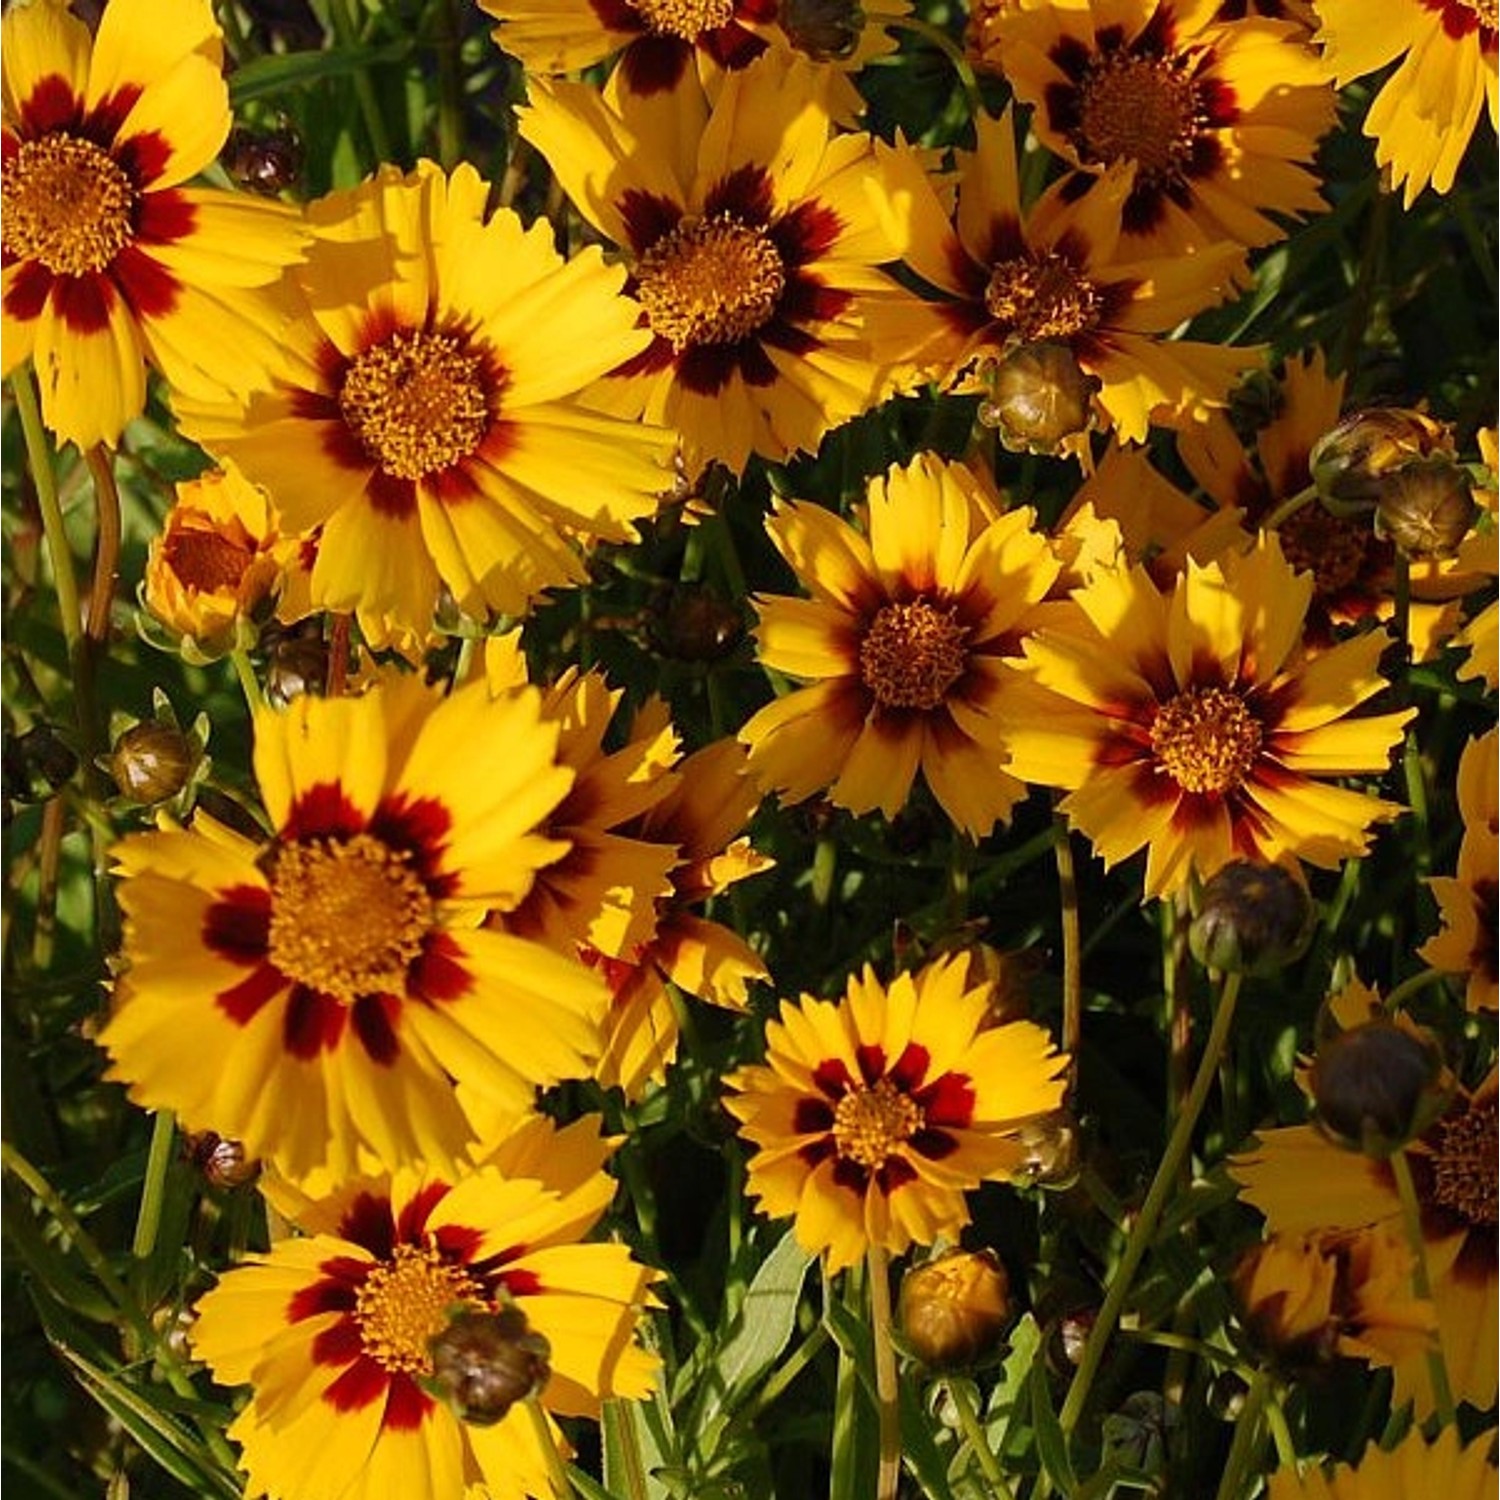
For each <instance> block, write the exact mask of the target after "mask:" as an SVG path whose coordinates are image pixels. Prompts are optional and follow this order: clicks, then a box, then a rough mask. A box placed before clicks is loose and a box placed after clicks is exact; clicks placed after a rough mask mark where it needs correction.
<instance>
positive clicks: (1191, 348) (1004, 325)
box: [891, 111, 1261, 442]
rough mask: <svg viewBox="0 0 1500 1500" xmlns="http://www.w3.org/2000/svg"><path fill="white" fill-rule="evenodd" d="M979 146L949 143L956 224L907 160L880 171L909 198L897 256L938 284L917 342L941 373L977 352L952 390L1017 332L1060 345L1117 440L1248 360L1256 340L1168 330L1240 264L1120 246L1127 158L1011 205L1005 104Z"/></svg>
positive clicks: (1218, 385)
mask: <svg viewBox="0 0 1500 1500" xmlns="http://www.w3.org/2000/svg"><path fill="white" fill-rule="evenodd" d="M976 128H977V130H978V135H979V139H978V146H977V149H976V150H975V151H973V152H960V153H959V154H958V160H959V179H958V206H957V210H956V215H955V218H954V223H953V224H951V225H950V223H949V215H948V214H947V213H946V212H945V211H944V209H943V207H942V204H941V201H940V199H939V197H938V194H937V192H936V190H935V189H934V187H933V185H932V183H931V182H930V181H929V180H928V178H927V177H926V175H925V174H924V173H923V172H922V170H921V168H920V167H919V166H918V165H917V163H916V161H915V159H914V158H912V157H910V156H909V155H908V156H894V157H893V158H892V161H891V169H892V171H893V173H894V174H895V175H896V176H897V178H898V180H899V183H900V190H901V192H902V193H903V194H904V196H905V197H906V199H907V201H908V203H909V208H908V209H907V211H906V214H905V224H906V227H907V230H908V241H907V244H906V246H905V248H904V251H903V258H904V259H905V261H906V262H907V264H908V265H909V266H911V268H912V269H913V270H914V271H915V272H916V273H917V274H918V275H919V276H920V277H922V279H923V280H924V281H926V282H928V283H929V284H930V285H932V286H933V287H935V288H936V289H937V291H938V293H939V294H940V296H939V302H938V305H937V309H936V311H937V317H938V327H937V333H936V335H935V338H934V341H933V343H932V344H931V345H929V346H925V347H924V351H923V352H924V353H925V354H927V355H928V356H929V357H933V358H938V359H940V360H941V362H942V364H943V367H944V368H945V369H947V370H948V371H949V372H950V373H953V374H956V373H958V372H960V371H961V370H962V369H963V368H964V367H965V366H966V365H968V364H970V363H971V362H974V361H978V363H979V369H978V372H977V374H976V376H975V378H974V379H973V380H970V381H969V382H967V383H966V384H964V385H962V386H961V387H960V389H977V390H982V389H983V388H984V384H983V378H984V365H985V363H986V362H991V363H992V362H994V361H995V360H997V359H998V358H999V357H1000V356H1002V355H1003V354H1004V353H1006V351H1007V350H1008V349H1010V348H1012V347H1014V346H1016V345H1018V344H1032V343H1036V342H1038V341H1042V342H1048V343H1060V344H1063V345H1065V346H1067V347H1068V348H1069V349H1070V350H1071V351H1072V353H1073V355H1074V357H1075V358H1076V359H1077V361H1078V365H1079V367H1080V368H1081V369H1082V370H1083V371H1084V372H1085V373H1086V374H1088V375H1091V376H1093V377H1095V378H1096V379H1097V380H1098V381H1099V382H1100V384H1101V389H1100V391H1099V394H1098V398H1097V400H1098V406H1099V407H1101V408H1102V409H1103V412H1104V414H1105V416H1106V417H1107V418H1108V421H1109V422H1111V423H1113V424H1114V426H1115V427H1116V429H1117V430H1118V434H1119V436H1120V438H1121V440H1122V441H1131V442H1139V441H1140V440H1142V439H1143V438H1144V437H1145V436H1146V432H1147V428H1148V427H1149V425H1150V423H1151V422H1152V421H1153V420H1164V421H1172V420H1174V419H1182V418H1185V417H1188V416H1193V417H1197V416H1201V415H1202V414H1203V413H1204V412H1205V411H1206V410H1207V409H1208V408H1209V407H1211V406H1214V405H1222V404H1223V402H1224V400H1225V398H1226V393H1227V392H1228V390H1229V388H1230V387H1231V386H1232V385H1233V384H1234V383H1235V382H1236V381H1237V380H1238V379H1239V377H1240V376H1241V375H1242V374H1243V373H1244V372H1245V370H1246V369H1248V368H1250V367H1251V366H1254V365H1257V364H1259V362H1260V357H1261V351H1260V350H1259V349H1233V348H1222V347H1220V346H1218V345H1215V344H1205V343H1198V342H1194V341H1192V340H1188V339H1170V338H1168V337H1166V335H1168V334H1169V333H1170V332H1171V331H1172V330H1173V329H1175V328H1176V327H1178V325H1180V324H1181V323H1182V322H1183V321H1184V320H1185V319H1186V318H1189V317H1191V316H1192V315H1193V314H1194V313H1198V312H1201V311H1203V309H1204V308H1206V307H1209V306H1211V305H1213V304H1214V303H1216V302H1218V301H1220V300H1222V298H1223V296H1224V294H1225V292H1226V291H1227V289H1228V287H1229V285H1230V283H1231V280H1232V278H1233V275H1234V273H1235V270H1236V269H1237V267H1238V265H1239V262H1240V258H1241V257H1240V251H1239V249H1238V247H1237V246H1234V245H1224V244H1216V245H1213V246H1211V247H1205V248H1204V249H1203V250H1202V251H1201V253H1199V254H1197V255H1191V256H1187V255H1179V254H1177V253H1175V251H1172V252H1169V253H1167V254H1159V253H1156V252H1155V251H1154V250H1153V249H1151V248H1150V247H1148V248H1146V249H1142V248H1141V247H1138V246H1131V245H1129V244H1128V243H1127V242H1126V241H1125V240H1124V239H1123V238H1122V236H1121V233H1120V216H1121V213H1122V211H1123V209H1124V207H1125V205H1126V204H1127V203H1128V202H1129V194H1130V192H1131V188H1132V183H1133V182H1134V181H1136V180H1137V171H1136V168H1134V167H1132V166H1129V165H1126V166H1123V167H1120V168H1117V169H1115V170H1114V171H1111V172H1110V173H1109V174H1107V175H1106V176H1105V177H1104V178H1103V179H1102V180H1101V181H1099V182H1097V183H1094V184H1092V185H1090V184H1089V183H1088V182H1087V181H1085V183H1084V186H1085V187H1087V188H1088V191H1086V192H1085V193H1084V194H1083V196H1082V197H1081V198H1079V199H1078V201H1076V202H1074V201H1070V200H1067V199H1065V198H1063V197H1062V196H1060V195H1056V194H1053V195H1051V196H1049V197H1048V198H1046V199H1044V200H1043V201H1042V202H1041V203H1039V204H1037V205H1035V206H1033V207H1032V208H1031V209H1029V210H1023V208H1022V205H1021V197H1020V178H1019V173H1018V170H1017V163H1016V145H1015V132H1014V130H1013V128H1012V125H1011V117H1010V113H1009V111H1007V112H1006V114H1005V115H1004V116H1002V117H1001V118H1000V119H998V120H996V119H992V118H990V117H989V116H980V117H979V119H978V120H977V122H976Z"/></svg>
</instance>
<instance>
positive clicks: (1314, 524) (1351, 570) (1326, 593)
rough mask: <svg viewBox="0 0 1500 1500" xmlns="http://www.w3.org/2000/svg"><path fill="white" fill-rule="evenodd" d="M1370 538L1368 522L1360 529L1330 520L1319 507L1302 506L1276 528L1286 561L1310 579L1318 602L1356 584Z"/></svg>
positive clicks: (1349, 523) (1337, 518) (1366, 554)
mask: <svg viewBox="0 0 1500 1500" xmlns="http://www.w3.org/2000/svg"><path fill="white" fill-rule="evenodd" d="M1374 535H1375V533H1374V532H1373V531H1372V530H1371V528H1370V525H1369V522H1368V521H1366V522H1365V523H1364V524H1363V525H1360V524H1357V523H1356V522H1354V521H1346V520H1343V519H1342V518H1340V517H1338V516H1331V515H1329V513H1328V512H1327V511H1326V510H1324V509H1323V507H1322V506H1321V505H1304V506H1303V507H1302V509H1301V510H1299V511H1296V512H1294V513H1293V514H1292V515H1290V516H1288V517H1287V518H1286V520H1285V521H1283V522H1282V524H1281V527H1280V536H1281V547H1282V551H1283V552H1284V553H1285V554H1286V560H1287V561H1288V562H1289V563H1291V565H1292V566H1293V567H1294V568H1296V569H1298V570H1299V571H1303V572H1308V573H1311V574H1312V575H1313V587H1314V589H1315V590H1316V591H1317V594H1318V597H1319V598H1320V599H1327V598H1330V597H1332V596H1333V595H1335V594H1339V593H1341V592H1342V591H1343V590H1344V589H1346V588H1348V587H1349V585H1350V584H1352V583H1354V582H1356V581H1357V580H1358V578H1359V577H1360V575H1361V574H1362V573H1363V572H1364V570H1365V560H1366V559H1367V558H1368V557H1369V554H1370V543H1371V542H1372V541H1373V539H1374Z"/></svg>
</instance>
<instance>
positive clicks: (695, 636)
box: [646, 585, 745, 662]
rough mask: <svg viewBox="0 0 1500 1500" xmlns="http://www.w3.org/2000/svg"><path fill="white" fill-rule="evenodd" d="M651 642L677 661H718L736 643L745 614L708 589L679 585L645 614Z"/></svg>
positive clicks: (741, 630) (742, 632) (741, 633)
mask: <svg viewBox="0 0 1500 1500" xmlns="http://www.w3.org/2000/svg"><path fill="white" fill-rule="evenodd" d="M646 628H647V631H648V633H649V634H650V637H651V644H652V645H653V646H654V647H655V648H656V649H657V650H658V651H660V652H661V654H662V655H663V656H671V657H675V658H676V659H677V660H678V661H701V662H708V661H717V660H718V659H719V658H720V657H723V656H727V655H728V654H729V653H730V652H731V651H733V650H734V648H735V647H736V646H737V645H739V643H740V640H741V638H742V637H743V636H744V634H745V621H744V617H743V616H742V615H741V614H740V612H739V610H737V609H736V608H735V607H734V605H733V604H731V603H730V601H729V600H727V599H724V598H722V597H721V596H720V595H718V594H715V593H714V592H713V591H712V590H711V589H706V588H703V587H701V586H698V585H682V586H680V587H678V588H675V589H673V591H672V593H671V594H670V595H669V596H668V597H667V599H666V600H665V601H664V602H663V603H662V604H661V605H660V606H659V607H657V608H655V609H653V610H652V611H651V613H650V614H649V615H648V616H647V622H646Z"/></svg>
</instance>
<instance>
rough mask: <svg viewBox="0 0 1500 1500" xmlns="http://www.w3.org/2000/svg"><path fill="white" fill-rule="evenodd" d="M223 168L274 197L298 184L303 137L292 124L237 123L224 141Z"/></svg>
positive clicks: (244, 185) (236, 177)
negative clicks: (255, 125)
mask: <svg viewBox="0 0 1500 1500" xmlns="http://www.w3.org/2000/svg"><path fill="white" fill-rule="evenodd" d="M223 162H224V170H225V171H226V172H228V173H229V175H230V176H231V177H232V178H234V180H235V181H236V182H237V183H239V185H240V186H241V187H244V188H249V189H250V191H251V192H254V193H261V194H264V195H265V196H266V197H268V198H274V197H275V196H276V195H277V194H278V193H281V192H284V191H286V189H287V188H290V187H295V186H296V184H297V178H298V176H299V175H300V173H301V171H302V139H301V137H300V136H299V135H298V134H297V132H296V131H295V130H293V129H292V128H291V126H290V125H280V126H278V127H277V128H276V129H275V130H251V129H249V128H248V127H246V126H244V125H236V126H235V128H234V129H233V130H231V131H230V132H229V139H228V140H227V141H226V142H225V143H224V151H223Z"/></svg>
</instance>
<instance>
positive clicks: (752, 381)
mask: <svg viewBox="0 0 1500 1500" xmlns="http://www.w3.org/2000/svg"><path fill="white" fill-rule="evenodd" d="M671 98H672V107H671V108H670V109H661V108H657V109H651V110H647V109H644V108H642V107H641V106H640V105H639V102H638V101H633V100H632V98H631V97H630V96H628V95H622V94H620V93H619V92H618V91H616V90H606V92H605V94H604V95H603V96H601V95H600V94H599V93H598V91H597V90H594V89H591V88H588V87H586V86H585V85H583V84H575V83H566V82H557V83H547V82H544V81H541V80H537V81H534V82H533V83H532V86H531V105H530V107H529V108H526V109H523V110H522V111H521V112H520V121H521V125H520V129H521V134H522V136H523V137H524V138H525V139H526V140H528V141H530V142H531V144H532V145H533V146H535V147H536V149H537V150H538V151H540V152H541V154H542V155H543V156H544V157H545V158H546V159H547V162H548V164H549V165H550V166H551V168H552V170H553V172H554V174H555V175H556V176H557V179H558V181H559V182H561V183H562V185H563V187H564V189H565V190H566V192H567V194H568V196H569V197H570V198H571V199H572V200H573V202H574V203H575V204H576V205H577V207H578V211H579V212H580V213H581V214H582V215H583V217H584V218H585V219H586V220H587V221H588V222H589V223H590V224H592V225H593V227H594V228H595V229H597V230H598V231H599V232H600V233H601V234H602V235H604V236H605V238H607V239H609V240H611V241H612V242H613V243H615V244H616V245H618V246H620V248H621V249H622V250H624V251H625V252H626V255H627V257H628V261H629V265H630V283H629V290H630V291H631V293H632V295H633V296H634V297H635V298H636V299H637V301H639V303H640V304H641V307H642V309H643V313H642V323H643V328H644V329H645V330H647V331H648V335H649V337H648V342H647V345H646V347H645V348H644V349H643V350H642V351H641V352H640V353H639V354H637V355H635V356H634V357H633V358H630V359H628V360H623V361H621V362H620V363H619V364H618V365H617V366H616V368H614V369H613V370H612V371H611V372H610V374H609V376H608V378H607V379H605V380H604V381H602V382H600V383H599V384H598V385H597V386H595V388H594V390H593V391H592V393H591V399H593V400H596V401H598V402H599V403H600V404H602V405H603V406H605V407H606V408H607V409H609V410H611V411H618V412H621V413H623V414H627V415H632V416H635V415H644V416H645V418H646V419H647V420H648V421H651V422H662V423H665V424H666V425H668V426H670V427H672V428H674V429H676V431H677V432H678V434H679V435H680V437H681V440H682V445H683V451H684V457H685V459H686V462H687V465H688V468H689V470H690V471H691V472H693V473H694V474H696V473H697V471H698V470H699V469H701V467H702V466H703V465H704V464H706V463H707V462H709V461H711V460H718V461H719V462H721V463H724V464H727V465H728V466H729V467H730V468H731V469H733V470H735V471H736V472H739V471H741V470H743V469H744V467H745V464H746V463H747V461H748V460H749V457H750V455H751V454H752V453H757V454H760V455H761V456H763V457H765V458H770V459H778V460H779V459H784V458H786V457H788V456H789V455H790V454H792V453H795V452H797V451H799V450H805V451H808V452H812V451H814V450H815V449H816V448H817V446H818V444H819V442H820V441H821V440H822V437H823V435H824V433H825V432H827V431H828V430H829V428H831V427H834V426H836V425H837V424H838V423H840V422H842V421H845V420H846V419H847V418H849V417H852V416H856V415H858V414H859V413H861V412H864V411H867V410H868V409H869V408H871V407H872V406H875V405H876V404H878V403H879V402H880V401H882V400H884V399H885V397H886V396H888V395H890V394H891V393H892V391H893V389H895V388H896V386H898V385H900V384H902V383H903V382H904V383H910V382H911V381H912V380H914V379H915V378H916V377H915V375H914V374H913V372H912V370H911V369H910V367H909V364H910V362H909V359H908V353H909V350H910V348H911V347H912V345H913V341H914V336H915V335H914V330H915V329H916V328H917V327H918V326H919V325H921V324H922V322H923V320H924V319H925V318H926V317H927V316H928V312H927V309H926V308H925V307H924V305H923V304H922V303H921V302H920V300H919V299H917V298H916V297H915V296H913V294H912V293H910V292H908V291H907V290H906V289H905V288H903V287H902V286H900V285H899V284H898V283H897V282H896V281H894V280H893V279H892V278H890V277H888V276H886V275H885V274H884V273H883V272H881V271H880V270H878V269H877V268H878V267H879V265H880V264H881V263H883V262H886V261H893V260H895V259H896V258H897V254H898V246H897V243H896V240H895V238H894V237H893V234H892V232H891V229H890V214H889V212H888V211H887V210H886V206H885V197H886V195H887V194H888V192H889V186H888V182H887V174H886V171H885V169H884V167H883V166H882V164H881V162H882V158H877V155H876V146H875V142H874V141H873V140H872V139H871V138H870V137H869V136H867V135H863V134H858V133H848V134H838V133H835V129H834V115H833V113H832V112H831V108H830V101H829V78H828V75H827V72H826V70H819V69H817V68H815V67H813V66H812V65H811V64H809V63H807V62H805V61H803V60H801V59H798V60H795V61H788V60H787V59H786V58H785V57H783V56H779V55H767V56H765V57H763V58H760V59H758V60H757V61H756V62H755V63H753V64H752V65H751V66H750V67H748V68H746V69H744V70H743V71H742V72H738V73H733V74H731V75H730V76H729V77H728V78H726V79H725V80H724V83H723V86H722V88H721V89H720V91H719V93H718V94H717V96H716V97H715V99H714V100H713V102H712V105H710V103H709V100H708V98H707V96H706V95H705V94H704V93H703V90H702V88H701V87H700V85H699V84H698V82H697V80H696V78H688V79H685V80H684V81H683V82H682V83H681V84H679V85H678V86H677V88H676V89H675V90H674V92H673V94H672V96H671Z"/></svg>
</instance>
